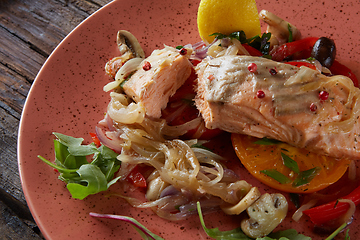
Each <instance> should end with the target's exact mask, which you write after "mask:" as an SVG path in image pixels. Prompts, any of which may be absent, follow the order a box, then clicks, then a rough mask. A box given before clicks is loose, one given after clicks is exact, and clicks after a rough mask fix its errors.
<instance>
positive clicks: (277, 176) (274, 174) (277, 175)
mask: <svg viewBox="0 0 360 240" xmlns="http://www.w3.org/2000/svg"><path fill="white" fill-rule="evenodd" d="M260 172H262V173H264V174H265V175H267V176H269V177H271V178H272V179H274V180H276V181H278V182H279V183H281V184H286V183H290V182H291V181H290V179H289V178H288V177H287V176H285V175H284V174H282V173H281V172H279V171H277V170H276V169H266V170H262V171H260Z"/></svg>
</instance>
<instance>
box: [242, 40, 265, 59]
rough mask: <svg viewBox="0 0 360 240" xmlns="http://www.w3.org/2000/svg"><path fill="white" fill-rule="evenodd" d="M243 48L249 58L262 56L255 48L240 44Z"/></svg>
mask: <svg viewBox="0 0 360 240" xmlns="http://www.w3.org/2000/svg"><path fill="white" fill-rule="evenodd" d="M242 45H243V47H244V48H245V49H246V51H248V53H249V54H250V55H251V56H254V57H261V56H262V55H264V54H262V53H261V52H260V51H259V50H257V49H256V48H253V47H252V46H250V45H249V44H246V43H244V44H242Z"/></svg>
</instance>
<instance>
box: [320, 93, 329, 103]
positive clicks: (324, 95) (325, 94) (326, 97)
mask: <svg viewBox="0 0 360 240" xmlns="http://www.w3.org/2000/svg"><path fill="white" fill-rule="evenodd" d="M319 98H320V100H323V101H325V100H326V99H328V98H329V93H328V92H327V91H321V92H320V93H319Z"/></svg>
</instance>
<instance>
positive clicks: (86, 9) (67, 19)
mask: <svg viewBox="0 0 360 240" xmlns="http://www.w3.org/2000/svg"><path fill="white" fill-rule="evenodd" d="M109 2H111V0H64V1H63V0H36V1H34V0H0V63H1V64H0V80H1V81H0V100H1V101H0V118H1V121H0V239H43V237H42V235H41V232H40V230H39V228H38V227H37V226H36V223H35V222H34V220H33V218H32V216H31V213H30V211H29V209H28V207H27V205H26V201H25V197H24V194H23V192H22V189H21V183H20V178H19V173H18V166H17V153H16V151H17V134H18V126H19V122H20V118H21V112H22V109H23V106H24V103H25V100H26V96H27V94H28V92H29V90H30V87H31V84H32V83H33V81H34V79H35V77H36V74H37V73H38V71H39V70H40V68H41V66H42V65H43V63H44V62H45V60H46V59H47V58H48V56H49V55H50V54H51V52H52V51H53V50H54V48H55V47H56V46H57V45H58V44H59V43H60V41H61V40H62V39H63V38H64V37H65V36H66V35H67V34H69V33H70V31H71V30H73V29H74V28H75V27H76V26H77V25H78V24H79V23H81V22H82V21H83V20H84V19H86V18H87V17H88V16H90V15H91V14H92V13H94V12H95V11H96V10H98V9H99V8H101V7H102V6H104V5H105V4H107V3H109Z"/></svg>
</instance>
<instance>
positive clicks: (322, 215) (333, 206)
mask: <svg viewBox="0 0 360 240" xmlns="http://www.w3.org/2000/svg"><path fill="white" fill-rule="evenodd" d="M343 199H349V200H351V201H353V202H354V203H355V205H358V204H359V203H360V186H359V187H357V188H356V189H355V190H353V191H352V192H351V193H350V194H348V195H346V196H345V197H343ZM348 209H349V204H348V203H344V202H338V201H332V202H330V203H326V204H323V205H321V206H318V207H314V208H310V209H308V210H305V211H303V213H304V214H305V215H307V216H309V217H310V220H311V221H312V222H313V223H314V224H315V225H321V224H323V223H326V222H328V221H331V220H333V219H336V218H339V217H341V216H342V215H343V214H345V213H346V211H347V210H348Z"/></svg>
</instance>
